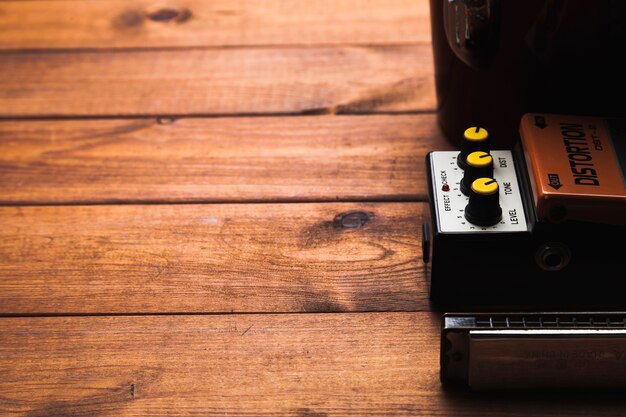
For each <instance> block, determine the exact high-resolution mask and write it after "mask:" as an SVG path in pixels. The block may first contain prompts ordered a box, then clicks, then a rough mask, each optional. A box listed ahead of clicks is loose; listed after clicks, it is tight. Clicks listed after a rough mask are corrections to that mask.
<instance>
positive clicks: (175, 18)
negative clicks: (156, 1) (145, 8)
mask: <svg viewBox="0 0 626 417" xmlns="http://www.w3.org/2000/svg"><path fill="white" fill-rule="evenodd" d="M148 18H149V19H150V20H152V21H153V22H176V23H183V22H186V21H187V20H189V19H190V18H191V10H189V9H186V8H182V9H170V8H163V9H159V10H157V11H156V12H152V13H149V14H148Z"/></svg>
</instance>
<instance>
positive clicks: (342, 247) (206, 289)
mask: <svg viewBox="0 0 626 417" xmlns="http://www.w3.org/2000/svg"><path fill="white" fill-rule="evenodd" d="M427 211H428V206H427V205H426V204H423V203H414V204H406V203H396V204H393V203H380V204H371V203H325V204H313V203H310V204H242V205H224V204H218V205H207V204H202V205H188V204H183V205H106V206H53V207H46V206H44V207H20V206H18V207H3V208H2V207H0V218H2V219H3V223H4V227H2V228H1V229H0V314H64V313H67V314H77V313H81V314H103V313H162V312H166V313H194V312H200V313H206V312H211V313H220V312H299V311H302V312H333V311H381V310H382V311H384V310H388V311H393V310H428V300H427V295H426V294H427V291H426V281H425V267H424V263H423V262H422V259H421V258H422V245H421V224H422V220H423V218H424V215H425V212H427Z"/></svg>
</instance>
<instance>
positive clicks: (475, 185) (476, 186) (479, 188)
mask: <svg viewBox="0 0 626 417" xmlns="http://www.w3.org/2000/svg"><path fill="white" fill-rule="evenodd" d="M472 191H474V192H475V193H476V194H480V195H492V194H495V193H497V192H498V182H497V181H496V180H494V179H493V178H485V177H482V178H478V179H475V180H474V182H472Z"/></svg>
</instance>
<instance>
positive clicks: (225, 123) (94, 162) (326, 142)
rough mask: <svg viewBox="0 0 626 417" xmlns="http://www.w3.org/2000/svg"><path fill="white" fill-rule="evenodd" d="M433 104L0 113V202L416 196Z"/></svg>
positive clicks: (433, 143) (439, 140)
mask: <svg viewBox="0 0 626 417" xmlns="http://www.w3.org/2000/svg"><path fill="white" fill-rule="evenodd" d="M446 146H448V147H450V145H448V144H447V142H446V141H445V140H444V139H443V137H442V134H441V133H440V131H439V129H438V127H437V125H436V120H435V116H434V115H433V114H425V115H396V116H389V115H379V116H368V117H354V116H302V117H250V118H245V117H241V118H184V119H178V120H172V119H155V118H144V119H118V120H61V121H59V120H51V121H48V120H41V121H32V120H31V121H0V203H2V204H57V203H64V204H65V203H102V202H109V203H110V202H126V203H127V202H216V201H219V202H245V201H313V200H317V201H319V200H338V201H341V200H389V199H394V200H422V201H426V199H427V188H426V187H427V183H426V180H425V176H424V175H425V169H426V168H425V155H426V153H427V152H428V151H430V150H434V149H441V148H444V147H446Z"/></svg>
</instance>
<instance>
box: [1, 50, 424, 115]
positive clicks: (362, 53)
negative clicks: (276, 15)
mask: <svg viewBox="0 0 626 417" xmlns="http://www.w3.org/2000/svg"><path fill="white" fill-rule="evenodd" d="M0 59H1V61H0V117H5V118H6V117H26V116H31V117H32V116H37V117H41V116H46V117H51V116H66V117H69V116H72V117H73V116H99V115H105V116H115V115H126V116H128V115H189V114H196V115H198V114H202V115H220V114H221V115H241V114H276V113H281V114H299V113H332V114H334V113H350V114H354V113H376V112H405V111H432V110H434V109H435V101H436V100H435V91H434V72H433V62H432V51H431V48H430V44H420V45H407V46H375V47H369V46H358V47H351V46H337V47H307V48H303V47H290V48H287V47H284V48H266V47H259V48H215V49H188V50H165V51H163V50H159V51H151V50H143V51H133V52H130V51H121V52H120V51H116V52H84V53H76V52H74V53H72V52H59V53H3V54H2V55H1V56H0Z"/></svg>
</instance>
